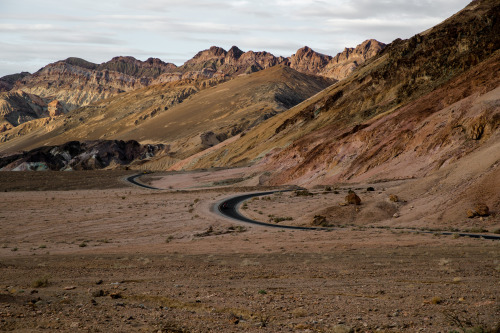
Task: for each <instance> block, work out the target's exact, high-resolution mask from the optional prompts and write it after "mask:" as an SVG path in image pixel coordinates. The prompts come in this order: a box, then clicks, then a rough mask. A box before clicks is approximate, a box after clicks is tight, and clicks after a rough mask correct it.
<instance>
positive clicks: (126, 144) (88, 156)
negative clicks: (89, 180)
mask: <svg viewBox="0 0 500 333" xmlns="http://www.w3.org/2000/svg"><path fill="white" fill-rule="evenodd" d="M165 150H166V148H165V146H164V145H141V144H139V143H138V142H137V141H134V140H130V141H121V140H109V141H105V140H99V141H83V142H81V141H70V142H67V143H65V144H63V145H60V146H50V147H40V148H36V149H33V150H31V151H28V152H23V153H20V154H14V155H10V156H7V157H3V158H1V159H0V170H3V171H5V170H14V171H19V170H21V171H29V170H95V169H103V168H106V167H117V166H120V165H129V164H130V163H132V162H134V161H140V160H145V159H149V158H151V157H153V156H155V155H156V154H158V153H160V152H165Z"/></svg>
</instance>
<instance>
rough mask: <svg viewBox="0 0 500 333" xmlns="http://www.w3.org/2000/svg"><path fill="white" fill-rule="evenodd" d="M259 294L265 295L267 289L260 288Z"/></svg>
mask: <svg viewBox="0 0 500 333" xmlns="http://www.w3.org/2000/svg"><path fill="white" fill-rule="evenodd" d="M259 294H261V295H265V294H267V291H265V290H264V289H261V290H259Z"/></svg>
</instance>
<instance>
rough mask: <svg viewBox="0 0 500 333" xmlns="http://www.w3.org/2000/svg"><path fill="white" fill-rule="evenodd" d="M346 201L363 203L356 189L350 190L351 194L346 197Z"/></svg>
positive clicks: (354, 203)
mask: <svg viewBox="0 0 500 333" xmlns="http://www.w3.org/2000/svg"><path fill="white" fill-rule="evenodd" d="M345 201H346V203H348V204H349V205H361V199H360V198H359V197H358V195H357V194H356V193H355V192H354V191H351V190H350V191H349V194H347V196H346V197H345Z"/></svg>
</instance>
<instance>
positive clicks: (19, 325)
mask: <svg viewBox="0 0 500 333" xmlns="http://www.w3.org/2000/svg"><path fill="white" fill-rule="evenodd" d="M82 174H83V175H85V177H82ZM132 174H133V172H130V171H112V172H111V171H92V172H65V173H62V172H45V173H44V172H41V173H40V172H39V173H33V172H32V173H29V172H27V173H25V172H19V173H0V177H1V178H2V179H1V181H0V184H1V185H0V186H1V187H2V188H0V190H1V192H0V197H1V200H0V202H1V204H0V207H1V209H0V245H1V248H0V330H1V331H17V332H40V331H47V332H48V331H61V332H69V331H71V332H111V331H114V332H126V331H129V332H213V331H221V332H237V331H240V332H252V331H255V332H257V331H258V332H282V331H283V332H349V331H355V332H376V331H381V332H401V331H408V332H418V331H421V332H450V331H452V330H457V332H460V331H462V330H464V331H465V330H466V329H468V328H473V327H476V328H478V327H479V328H482V329H484V330H485V331H486V330H487V329H489V330H492V329H495V327H497V328H498V323H499V319H498V318H500V299H499V295H500V283H499V281H500V241H496V240H486V239H472V238H467V237H456V236H453V235H452V236H442V235H439V234H437V233H422V232H419V231H422V230H430V228H429V226H428V225H425V224H422V225H416V226H414V227H413V228H410V225H408V223H407V222H404V219H402V220H401V221H403V222H398V219H396V218H389V219H387V220H385V222H383V223H382V222H380V223H369V219H370V216H371V217H372V218H373V215H370V214H368V213H367V212H366V211H367V210H370V209H371V208H370V207H372V208H373V207H375V206H374V205H375V204H374V203H376V202H379V204H378V206H377V207H382V208H384V207H385V208H386V209H387V210H389V211H388V212H386V213H387V214H392V213H393V211H392V210H391V208H390V207H391V206H390V204H389V203H388V202H389V201H388V200H387V197H388V196H389V195H390V194H399V195H401V193H402V194H403V195H404V196H405V197H404V198H403V199H404V200H402V201H403V202H402V203H401V205H403V206H404V207H400V208H398V207H397V206H396V209H398V211H399V212H401V215H404V214H406V213H405V212H406V210H408V209H410V208H411V206H412V202H413V201H414V199H416V198H412V196H411V192H398V191H399V189H400V188H401V186H403V187H404V185H405V184H404V183H405V182H407V181H399V182H387V183H378V184H358V185H354V186H353V185H350V186H349V187H336V188H335V189H332V190H331V191H330V189H328V190H327V191H325V189H324V188H319V187H317V188H315V189H311V190H310V191H311V193H313V194H314V195H312V196H300V197H297V196H296V195H295V194H294V192H283V193H277V194H273V195H271V196H269V197H266V198H265V197H262V198H259V199H253V200H250V201H249V202H247V204H246V205H245V207H244V209H242V211H243V212H244V214H245V215H247V216H250V217H252V218H255V219H259V220H262V221H266V222H268V221H269V220H271V219H274V218H275V217H283V218H287V219H288V220H287V221H281V222H279V224H296V225H301V224H308V223H309V224H310V219H311V218H312V216H314V215H315V214H316V213H317V212H320V211H322V212H324V211H325V210H324V209H325V208H326V207H328V206H331V207H330V208H329V210H328V212H330V213H331V214H340V213H341V214H342V216H344V219H343V220H339V223H337V224H335V225H334V227H335V228H334V229H333V230H329V231H299V230H282V229H274V228H266V227H259V226H253V225H247V224H244V223H240V222H237V221H231V220H229V219H227V218H225V217H222V216H220V215H218V214H216V213H215V212H214V211H213V209H212V206H213V205H214V204H215V203H217V202H219V201H221V200H222V199H223V198H226V197H229V196H232V195H236V194H238V193H243V192H251V191H256V190H259V189H260V188H259V187H256V186H250V184H248V186H245V187H234V185H233V186H232V187H227V186H226V187H214V186H212V187H209V185H207V184H212V185H213V184H219V185H220V184H224V181H221V179H224V178H225V179H228V180H231V179H232V180H234V179H235V178H234V177H236V176H238V171H237V170H236V171H235V170H227V171H220V172H212V173H210V172H205V173H182V174H178V175H177V176H173V175H172V174H161V173H159V174H152V175H145V176H143V177H141V178H140V179H141V180H142V181H143V182H145V183H149V184H151V185H153V186H156V187H161V188H164V190H148V189H143V188H140V187H137V186H132V185H131V184H129V183H127V182H126V181H125V180H124V179H125V177H126V176H127V175H132ZM229 182H230V181H229ZM181 184H182V185H183V188H180V185H181ZM195 184H198V185H200V184H201V187H200V186H198V188H194V185H195ZM367 185H372V186H373V187H374V189H375V191H366V188H367ZM188 188H191V189H188ZM349 188H352V189H354V190H355V191H356V193H358V195H359V196H360V197H361V199H362V200H364V202H363V203H362V205H360V206H359V207H357V208H356V207H355V206H347V207H346V206H340V205H339V203H341V202H343V200H344V196H345V195H346V193H347V190H348V189H349ZM410 188H412V186H410ZM384 202H385V203H384ZM381 203H384V204H381ZM336 206H338V207H339V209H348V210H350V212H348V211H341V212H339V211H337V210H336V209H334V208H335V207H336ZM332 207H333V208H332ZM385 208H384V209H385ZM384 209H382V210H381V211H382V212H381V211H380V210H379V212H378V213H377V214H379V215H377V216H376V217H378V218H380V216H381V215H380V214H383V210H384ZM392 209H393V208H392ZM405 209H406V210H405ZM412 209H418V208H415V207H414V208H412ZM363 211H364V213H363ZM339 216H340V215H339ZM346 216H349V219H347V218H346ZM401 217H402V218H403V217H404V216H401ZM474 223H476V224H478V225H479V224H481V225H483V226H484V225H486V226H488V228H487V229H489V230H488V231H490V234H493V232H494V231H493V230H497V229H498V227H499V221H498V217H497V216H495V215H494V214H493V216H490V217H489V218H488V219H487V220H486V221H481V222H479V221H477V222H470V220H467V219H465V220H464V221H463V223H462V225H456V226H455V228H456V229H455V230H460V231H467V230H468V231H470V230H472V231H474V227H472V228H471V225H472V224H474ZM434 228H435V229H434V230H437V229H439V225H434ZM467 228H469V229H467ZM442 229H443V230H448V227H446V228H444V227H443V228H442ZM476 231H477V230H476ZM483 231H484V230H483ZM477 332H479V331H477Z"/></svg>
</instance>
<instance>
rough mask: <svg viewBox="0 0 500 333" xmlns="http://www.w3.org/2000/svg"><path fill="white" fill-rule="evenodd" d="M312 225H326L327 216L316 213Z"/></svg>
mask: <svg viewBox="0 0 500 333" xmlns="http://www.w3.org/2000/svg"><path fill="white" fill-rule="evenodd" d="M311 225H314V226H322V227H326V226H327V225H328V223H327V222H326V216H323V215H314V218H313V220H312V222H311Z"/></svg>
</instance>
